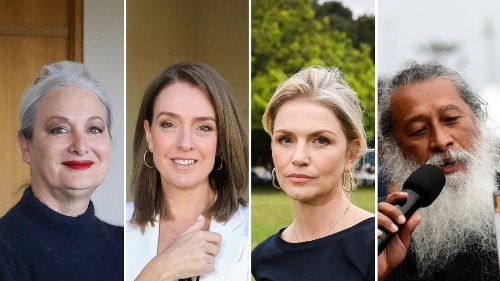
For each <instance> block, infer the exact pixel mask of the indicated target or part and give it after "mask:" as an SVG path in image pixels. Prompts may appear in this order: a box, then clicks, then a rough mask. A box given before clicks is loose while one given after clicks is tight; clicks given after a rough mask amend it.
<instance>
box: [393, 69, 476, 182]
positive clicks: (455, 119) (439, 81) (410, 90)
mask: <svg viewBox="0 0 500 281" xmlns="http://www.w3.org/2000/svg"><path fill="white" fill-rule="evenodd" d="M391 107H392V112H391V113H392V116H393V125H392V131H393V134H394V138H395V140H396V142H397V144H398V146H399V147H400V148H401V151H402V153H403V155H404V156H405V157H410V158H412V159H414V160H416V161H417V162H418V164H420V165H422V164H424V163H426V161H427V160H428V159H429V158H430V157H431V156H432V155H433V154H435V153H439V152H445V151H446V150H454V149H465V150H467V151H469V152H472V146H473V138H474V137H477V136H479V135H480V130H479V127H478V125H477V123H476V119H475V118H474V115H473V113H472V111H471V110H470V108H469V106H468V105H467V103H466V102H465V101H464V100H463V99H462V97H461V96H460V94H459V93H458V91H457V89H456V88H455V86H454V84H453V83H452V81H451V80H449V79H446V78H435V79H431V80H427V81H424V82H419V83H415V84H411V85H407V86H403V87H401V88H400V89H398V90H397V91H396V92H395V93H394V95H393V97H392V101H391ZM443 160H444V161H445V164H443V165H441V166H440V168H441V170H442V171H443V173H445V174H449V173H453V172H456V171H459V170H462V169H464V168H465V167H464V164H463V163H461V162H459V161H457V162H447V160H446V159H443Z"/></svg>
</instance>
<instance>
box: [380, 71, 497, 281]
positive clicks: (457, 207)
mask: <svg viewBox="0 0 500 281" xmlns="http://www.w3.org/2000/svg"><path fill="white" fill-rule="evenodd" d="M379 93H380V96H379V132H378V133H379V135H378V137H379V161H380V163H381V164H382V165H383V166H384V168H385V169H386V171H387V176H388V179H389V182H390V183H389V187H388V193H389V195H388V196H387V197H386V200H385V202H381V203H379V205H378V214H379V216H378V225H379V229H382V228H383V229H385V230H386V231H387V232H390V233H394V234H395V236H394V237H393V239H392V240H391V241H390V242H389V244H388V245H387V247H386V248H385V250H384V251H383V252H382V253H381V254H380V255H379V258H378V275H379V280H384V279H385V280H500V273H499V263H498V254H497V246H496V236H495V225H494V219H493V211H494V207H493V192H494V191H495V190H497V187H496V180H495V179H496V170H495V167H496V165H497V163H498V160H499V150H498V142H497V140H496V138H495V137H494V135H493V133H492V132H491V131H490V130H488V129H487V128H486V126H485V125H484V124H485V121H486V118H487V114H486V111H485V103H484V102H483V101H482V100H481V99H480V98H479V97H478V96H477V95H476V94H475V93H474V92H473V91H472V90H471V89H470V87H469V86H468V85H467V83H466V82H465V81H464V79H463V78H462V77H461V76H460V75H459V74H458V73H457V72H456V71H454V70H451V69H449V68H447V67H445V66H443V65H441V64H438V63H436V62H431V63H425V64H417V63H414V62H411V63H409V64H408V66H407V67H406V68H405V69H403V70H401V71H400V72H399V73H397V74H396V75H395V76H394V77H393V78H392V79H390V80H388V81H387V82H386V83H384V84H383V88H382V90H381V91H379ZM423 164H431V165H435V166H437V167H438V168H439V169H440V170H441V171H442V172H443V173H444V175H445V177H446V184H445V186H444V188H443V190H442V192H441V194H440V195H439V197H438V198H437V199H436V200H435V201H434V203H433V204H432V205H430V206H429V207H427V208H423V209H420V210H419V211H418V212H417V213H416V214H414V215H413V216H411V217H410V218H409V219H408V220H406V219H405V217H404V215H403V214H402V212H401V211H399V210H398V209H397V208H396V207H394V204H395V203H396V202H398V201H400V200H404V199H405V198H406V197H407V196H408V194H407V193H406V192H401V188H402V185H403V183H404V181H405V180H406V178H408V176H409V175H410V174H411V173H412V172H413V171H414V170H416V169H417V168H418V167H419V166H421V165H423ZM417 225H418V226H417ZM379 235H381V232H380V231H379Z"/></svg>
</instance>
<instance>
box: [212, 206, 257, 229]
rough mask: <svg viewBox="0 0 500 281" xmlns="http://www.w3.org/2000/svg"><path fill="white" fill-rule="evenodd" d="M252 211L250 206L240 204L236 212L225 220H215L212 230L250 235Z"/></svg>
mask: <svg viewBox="0 0 500 281" xmlns="http://www.w3.org/2000/svg"><path fill="white" fill-rule="evenodd" d="M249 216H250V212H249V210H248V207H245V206H242V205H239V207H238V209H237V210H236V212H234V214H233V215H232V216H231V217H230V218H229V219H228V220H227V221H224V222H218V221H215V220H213V221H212V224H211V225H210V230H211V231H215V232H219V233H222V232H233V233H235V234H239V235H243V236H248V233H249V229H250V226H249V221H250V217H249Z"/></svg>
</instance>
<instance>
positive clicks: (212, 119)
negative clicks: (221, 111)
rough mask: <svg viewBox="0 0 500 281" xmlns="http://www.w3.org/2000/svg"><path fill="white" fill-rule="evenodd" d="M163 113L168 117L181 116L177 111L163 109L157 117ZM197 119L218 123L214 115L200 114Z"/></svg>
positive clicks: (178, 117)
mask: <svg viewBox="0 0 500 281" xmlns="http://www.w3.org/2000/svg"><path fill="white" fill-rule="evenodd" d="M163 115H166V116H168V117H171V118H177V119H180V118H181V116H180V115H179V114H177V113H173V112H169V111H162V112H160V113H158V115H157V116H156V119H158V118H160V117H161V116H163ZM194 120H195V121H207V120H209V121H213V122H215V123H217V122H216V121H215V118H214V117H211V116H198V117H195V118H194Z"/></svg>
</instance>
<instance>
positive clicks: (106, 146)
mask: <svg viewBox="0 0 500 281" xmlns="http://www.w3.org/2000/svg"><path fill="white" fill-rule="evenodd" d="M94 151H95V153H96V154H97V157H98V158H99V159H100V160H101V162H103V161H109V158H110V154H111V140H110V139H109V138H103V139H99V140H98V141H96V142H95V143H94Z"/></svg>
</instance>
